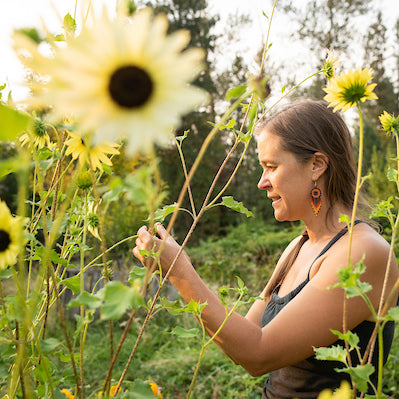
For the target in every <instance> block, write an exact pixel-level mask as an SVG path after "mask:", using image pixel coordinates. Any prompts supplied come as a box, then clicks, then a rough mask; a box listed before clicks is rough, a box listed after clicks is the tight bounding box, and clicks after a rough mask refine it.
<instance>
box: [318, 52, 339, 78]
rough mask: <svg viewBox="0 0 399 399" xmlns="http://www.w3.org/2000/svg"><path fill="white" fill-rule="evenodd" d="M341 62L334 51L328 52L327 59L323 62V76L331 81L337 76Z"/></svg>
mask: <svg viewBox="0 0 399 399" xmlns="http://www.w3.org/2000/svg"><path fill="white" fill-rule="evenodd" d="M340 64H341V62H340V61H339V57H338V55H337V54H336V53H335V52H334V51H332V50H331V51H330V50H327V57H326V59H325V60H324V62H323V67H322V70H323V75H324V77H325V78H326V79H331V78H332V77H334V76H335V75H336V70H337V68H338V67H339V65H340Z"/></svg>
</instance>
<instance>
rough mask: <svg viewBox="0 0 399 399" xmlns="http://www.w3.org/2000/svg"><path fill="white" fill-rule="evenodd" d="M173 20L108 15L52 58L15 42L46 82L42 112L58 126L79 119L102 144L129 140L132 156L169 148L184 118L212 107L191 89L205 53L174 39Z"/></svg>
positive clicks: (184, 35)
mask: <svg viewBox="0 0 399 399" xmlns="http://www.w3.org/2000/svg"><path fill="white" fill-rule="evenodd" d="M167 29H168V20H167V17H166V16H165V15H157V16H154V17H153V15H152V11H151V10H150V9H149V8H145V9H142V10H140V11H137V12H135V13H134V14H133V16H132V17H131V18H130V19H126V18H125V19H122V18H115V19H113V20H112V19H111V18H110V17H109V16H108V14H107V12H106V10H105V8H104V10H103V12H102V14H101V15H100V16H98V17H94V18H93V23H92V24H91V25H90V24H86V25H85V26H83V28H82V30H81V32H80V34H79V35H78V36H77V37H71V38H67V39H66V43H65V46H55V47H54V52H53V53H54V55H53V56H49V57H46V56H44V55H42V54H41V53H40V51H39V50H38V48H37V46H36V45H34V43H33V42H32V41H29V39H28V38H27V37H26V36H21V35H18V34H16V35H15V48H16V51H17V53H18V54H19V55H20V58H21V60H22V61H23V62H24V64H25V66H27V67H28V68H30V69H31V70H32V71H33V72H34V73H35V74H36V75H39V76H42V77H43V78H45V79H46V80H43V79H42V81H40V82H39V83H35V82H32V83H31V84H32V85H33V87H32V92H33V93H35V95H34V96H33V97H32V98H31V99H30V101H29V102H30V104H31V105H34V106H43V105H47V106H49V105H50V106H52V114H53V116H55V117H56V118H58V119H61V118H62V117H63V116H65V115H71V116H73V118H74V120H76V121H77V122H78V123H79V124H80V130H81V131H83V132H86V131H93V132H95V133H96V134H95V136H94V140H95V141H96V142H101V141H105V140H108V141H112V142H114V141H117V138H119V137H121V136H123V137H126V138H127V140H128V149H129V150H130V152H138V151H141V150H148V149H149V148H150V147H151V145H152V144H153V143H154V142H156V143H158V144H164V143H166V142H169V135H170V131H171V128H173V127H175V126H177V125H178V124H179V122H180V116H181V115H182V114H184V113H187V112H189V111H191V110H193V109H194V108H195V107H197V106H199V105H200V104H202V103H204V101H205V100H206V95H205V92H204V91H202V90H200V89H199V88H196V87H193V86H190V85H189V84H188V83H189V82H191V81H192V80H193V79H195V78H196V77H197V76H198V74H199V73H200V72H201V70H202V69H203V58H204V52H203V51H202V50H201V49H198V48H196V49H194V48H193V49H188V50H185V48H186V46H187V45H188V44H189V41H190V35H189V33H188V32H186V31H183V30H180V31H177V32H174V33H172V34H170V35H167Z"/></svg>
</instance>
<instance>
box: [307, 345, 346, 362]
mask: <svg viewBox="0 0 399 399" xmlns="http://www.w3.org/2000/svg"><path fill="white" fill-rule="evenodd" d="M313 349H314V351H315V354H316V359H317V360H334V361H338V362H342V363H345V364H346V350H345V348H343V347H342V346H339V345H335V346H330V347H328V348H324V347H322V348H313Z"/></svg>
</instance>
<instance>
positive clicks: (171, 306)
mask: <svg viewBox="0 0 399 399" xmlns="http://www.w3.org/2000/svg"><path fill="white" fill-rule="evenodd" d="M160 301H161V303H162V306H163V307H164V308H165V309H166V310H167V311H168V312H169V313H170V314H172V315H174V316H176V315H178V314H180V313H182V312H184V311H186V308H187V306H182V305H181V304H180V302H179V301H178V300H176V301H169V300H168V299H166V298H160Z"/></svg>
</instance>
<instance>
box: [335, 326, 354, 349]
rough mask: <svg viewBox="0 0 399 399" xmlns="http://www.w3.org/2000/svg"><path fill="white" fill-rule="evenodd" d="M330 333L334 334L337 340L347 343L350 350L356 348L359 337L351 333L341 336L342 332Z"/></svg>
mask: <svg viewBox="0 0 399 399" xmlns="http://www.w3.org/2000/svg"><path fill="white" fill-rule="evenodd" d="M331 332H332V333H333V334H335V335H336V336H337V337H338V338H339V339H342V340H343V341H346V342H348V344H349V346H350V350H352V349H355V348H358V343H359V337H358V336H357V334H354V333H353V332H352V331H348V332H347V333H346V334H343V333H342V332H340V331H337V330H331Z"/></svg>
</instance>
